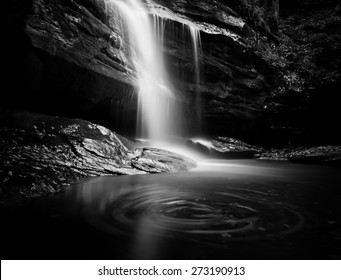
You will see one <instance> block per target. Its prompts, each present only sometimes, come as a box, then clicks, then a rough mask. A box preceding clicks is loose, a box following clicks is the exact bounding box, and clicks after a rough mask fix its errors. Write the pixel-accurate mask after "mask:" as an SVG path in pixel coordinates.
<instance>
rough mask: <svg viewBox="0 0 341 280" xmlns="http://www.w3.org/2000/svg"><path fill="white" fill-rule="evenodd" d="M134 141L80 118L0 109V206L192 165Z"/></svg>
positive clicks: (186, 168)
mask: <svg viewBox="0 0 341 280" xmlns="http://www.w3.org/2000/svg"><path fill="white" fill-rule="evenodd" d="M126 146H129V147H130V148H133V147H134V143H133V142H131V141H129V140H128V139H125V138H124V137H122V136H120V135H118V134H116V133H115V132H113V131H111V130H109V129H107V128H105V127H103V126H101V125H97V124H94V123H91V122H88V121H84V120H81V119H67V118H60V117H52V116H47V115H41V114H34V113H29V112H10V111H0V157H1V163H0V186H1V188H0V189H1V192H0V202H1V203H2V204H6V205H7V204H11V203H17V202H19V201H24V200H26V199H28V198H32V197H40V196H44V195H47V194H51V193H56V192H59V191H61V190H63V189H64V188H65V187H66V186H68V185H70V184H74V183H76V182H77V181H79V180H81V179H84V178H87V177H91V176H117V175H134V174H147V173H159V172H177V171H185V170H188V169H190V168H193V167H194V166H195V163H194V162H193V161H192V160H190V159H186V158H184V157H181V156H180V155H177V154H174V153H171V152H167V151H162V150H153V149H147V150H144V149H142V151H141V152H139V153H136V152H135V153H134V152H133V151H132V150H130V149H128V148H127V147H126Z"/></svg>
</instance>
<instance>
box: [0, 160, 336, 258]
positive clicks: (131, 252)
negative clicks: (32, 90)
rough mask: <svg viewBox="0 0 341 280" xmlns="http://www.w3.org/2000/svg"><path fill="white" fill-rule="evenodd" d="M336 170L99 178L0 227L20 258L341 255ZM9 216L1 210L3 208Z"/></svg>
mask: <svg viewBox="0 0 341 280" xmlns="http://www.w3.org/2000/svg"><path fill="white" fill-rule="evenodd" d="M339 171H340V169H339V168H336V167H326V166H314V165H299V164H290V163H286V162H264V161H256V160H230V161H229V160H222V161H206V162H202V163H201V164H200V165H199V166H198V167H197V168H196V169H193V170H191V171H190V172H184V173H176V174H156V175H152V174H149V175H134V176H118V177H98V178H94V179H90V180H86V181H84V182H82V183H80V184H78V185H75V186H72V187H70V188H69V189H68V190H67V191H66V192H64V193H63V194H60V195H56V196H55V197H52V198H50V199H47V200H44V199H42V200H39V201H37V203H36V204H34V205H33V206H30V207H26V208H24V209H21V210H20V211H19V212H18V215H17V216H11V218H10V219H8V221H7V224H6V222H4V221H3V224H2V234H3V238H2V240H6V241H9V242H5V244H4V246H2V248H1V254H2V256H3V257H4V258H5V259H6V258H21V259H27V258H28V259H29V258H35V259H44V258H49V259H51V258H52V259H53V258H57V259H72V258H75V259H84V258H85V259H330V258H337V259H340V258H341V218H340V212H341V211H340V197H341V188H340V186H341V178H340V172H339ZM6 216H8V215H6Z"/></svg>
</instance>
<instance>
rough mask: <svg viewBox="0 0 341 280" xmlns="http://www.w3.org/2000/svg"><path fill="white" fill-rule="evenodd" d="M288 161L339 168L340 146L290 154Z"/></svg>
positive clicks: (340, 159) (340, 160) (304, 150)
mask: <svg viewBox="0 0 341 280" xmlns="http://www.w3.org/2000/svg"><path fill="white" fill-rule="evenodd" d="M288 159H289V160H290V161H292V162H298V163H314V164H316V163H317V164H326V165H338V166H341V146H319V147H313V148H307V149H302V150H298V151H293V152H290V154H289V155H288Z"/></svg>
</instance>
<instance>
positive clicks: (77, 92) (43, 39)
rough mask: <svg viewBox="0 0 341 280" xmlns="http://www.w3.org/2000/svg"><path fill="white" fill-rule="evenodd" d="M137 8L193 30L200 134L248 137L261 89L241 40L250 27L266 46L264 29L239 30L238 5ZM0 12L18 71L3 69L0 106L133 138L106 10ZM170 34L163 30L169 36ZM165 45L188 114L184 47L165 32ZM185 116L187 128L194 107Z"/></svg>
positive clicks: (24, 5)
mask: <svg viewBox="0 0 341 280" xmlns="http://www.w3.org/2000/svg"><path fill="white" fill-rule="evenodd" d="M146 2H147V3H146V5H149V6H152V7H153V8H154V9H156V10H162V11H163V13H166V15H165V16H166V17H169V18H172V15H176V16H177V17H179V18H181V19H184V20H190V21H192V22H193V23H195V24H196V25H197V26H198V27H199V28H200V30H201V32H200V33H201V39H202V50H201V52H202V55H201V58H202V59H201V61H200V65H201V83H200V85H199V92H200V96H201V97H200V100H201V106H202V109H201V110H200V114H202V117H203V119H204V123H206V124H207V128H209V129H207V130H208V131H209V132H218V131H220V132H221V131H223V132H224V134H228V133H229V132H231V131H234V130H235V128H236V127H241V126H240V122H242V123H243V124H244V125H247V126H248V127H252V125H250V122H252V123H254V121H255V120H258V117H260V116H261V113H262V108H263V107H262V106H263V102H264V99H265V96H266V95H267V94H268V93H269V90H270V81H269V80H268V78H267V77H266V71H265V70H264V69H265V68H266V64H265V63H263V62H262V59H261V57H260V56H257V55H255V53H253V52H250V50H249V48H248V44H247V42H246V40H249V39H251V38H253V37H254V35H255V34H256V31H254V30H253V28H254V27H257V26H258V27H259V30H263V31H264V32H265V33H267V34H271V36H272V37H273V38H274V37H275V36H274V35H273V34H272V33H271V31H270V28H269V27H268V26H267V24H266V23H265V22H261V20H260V19H258V15H254V16H252V18H253V19H254V20H253V21H252V22H251V23H250V24H248V23H247V21H248V18H249V17H251V16H250V15H249V12H250V11H251V10H250V9H251V8H250V6H248V5H247V4H245V3H244V2H243V1H232V2H231V4H225V3H223V2H222V1H180V0H179V1H155V2H156V3H155V2H153V1H146ZM6 5H7V6H8V7H6V11H7V14H6V16H5V17H4V18H3V19H2V22H3V28H4V30H6V32H5V34H6V35H7V38H6V40H5V41H6V44H5V46H3V47H4V48H5V49H4V51H3V52H4V53H7V54H11V55H9V57H12V56H13V57H15V58H14V59H16V60H18V61H17V62H14V61H13V59H12V58H8V59H7V60H6V62H5V64H6V68H7V69H9V71H8V72H7V74H6V76H5V78H4V82H5V83H7V84H9V85H10V86H11V87H12V89H13V90H12V91H13V94H11V95H9V96H7V97H6V98H5V100H4V103H3V104H4V106H6V107H7V108H11V107H14V108H20V109H26V110H34V111H38V112H45V113H48V114H58V115H63V116H71V117H75V116H76V117H81V118H85V119H88V120H92V121H96V122H100V123H102V124H104V125H106V126H109V127H112V128H115V129H116V130H118V131H119V132H124V133H129V132H133V131H135V130H134V124H135V123H134V121H135V116H136V99H135V98H136V96H135V95H134V88H135V82H134V80H135V74H134V71H133V69H132V67H131V62H130V61H129V54H128V50H129V46H128V45H127V44H128V42H126V41H124V38H123V37H122V36H121V35H122V34H120V32H121V31H120V30H119V29H118V26H117V25H115V24H114V22H113V20H114V19H113V18H115V14H113V12H112V10H111V9H110V5H108V1H104V0H63V1H62V0H57V1H51V0H39V1H38V0H32V1H23V0H22V1H21V0H15V1H11V3H9V4H6ZM159 5H163V6H162V7H160V6H159ZM167 8H168V9H169V10H167ZM110 17H113V18H110ZM116 17H117V15H116ZM19 19H20V20H19ZM255 23H256V25H254V24H255ZM178 24H179V23H178V22H177V20H173V19H170V20H169V22H168V25H169V26H173V27H174V28H175V29H176V28H177V25H178ZM252 25H254V27H253V26H252ZM261 26H262V27H261ZM263 31H262V32H263ZM264 32H263V33H264ZM13 33H14V34H17V35H16V36H13ZM269 36H270V35H269ZM271 36H270V37H271ZM165 42H166V46H165V52H166V54H167V57H168V61H169V64H170V67H171V71H170V72H172V73H178V72H182V73H183V75H182V76H183V78H184V81H181V82H180V81H179V80H177V78H178V77H176V74H175V76H174V77H173V79H174V84H175V85H176V86H178V91H181V94H182V95H184V100H187V102H188V103H189V104H192V102H194V99H195V88H196V86H195V78H194V76H195V74H194V67H193V54H192V50H191V46H188V45H187V46H186V45H184V42H183V41H180V40H177V38H176V36H175V40H174V34H173V33H172V32H171V31H170V29H169V28H168V29H166V40H165ZM18 68H20V69H19V71H18ZM18 81H19V82H18ZM188 107H189V110H188V118H189V119H190V122H192V123H193V121H194V119H193V114H192V113H193V112H192V111H191V109H190V108H191V107H193V106H188ZM123 116H124V117H123ZM122 119H124V123H122ZM248 122H249V124H247V123H248ZM127 124H128V125H127ZM127 127H131V128H130V129H127Z"/></svg>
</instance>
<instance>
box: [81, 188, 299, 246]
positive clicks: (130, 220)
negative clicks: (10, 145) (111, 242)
mask: <svg viewBox="0 0 341 280" xmlns="http://www.w3.org/2000/svg"><path fill="white" fill-rule="evenodd" d="M87 209H88V211H87V218H88V219H89V221H90V222H91V223H92V224H93V225H94V226H96V227H97V228H100V229H101V230H103V231H105V232H107V233H111V234H124V235H132V234H144V235H146V234H148V235H158V236H160V235H161V236H165V237H174V238H186V239H192V240H198V241H200V242H202V241H206V242H210V243H211V242H213V243H224V242H226V241H233V240H247V239H259V238H273V237H275V236H279V235H286V234H289V233H292V232H295V231H297V230H298V229H299V228H300V227H301V226H302V224H303V216H302V215H301V214H300V213H299V212H298V211H296V210H294V209H291V208H290V207H288V206H285V205H282V204H281V203H278V202H274V201H273V200H272V199H271V198H269V197H268V195H267V194H262V193H260V192H256V191H253V190H251V189H237V188H236V189H233V188H227V190H226V189H225V190H224V192H219V191H212V192H207V191H206V192H204V193H203V192H200V190H195V191H193V190H187V191H186V190H181V189H180V188H174V187H172V188H171V187H168V186H165V185H159V184H151V185H144V186H139V187H136V188H133V189H127V190H125V191H121V192H120V193H119V194H118V193H114V194H111V195H110V194H107V195H106V196H105V198H103V199H101V200H99V201H98V200H96V202H95V203H92V204H91V207H88V208H87Z"/></svg>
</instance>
